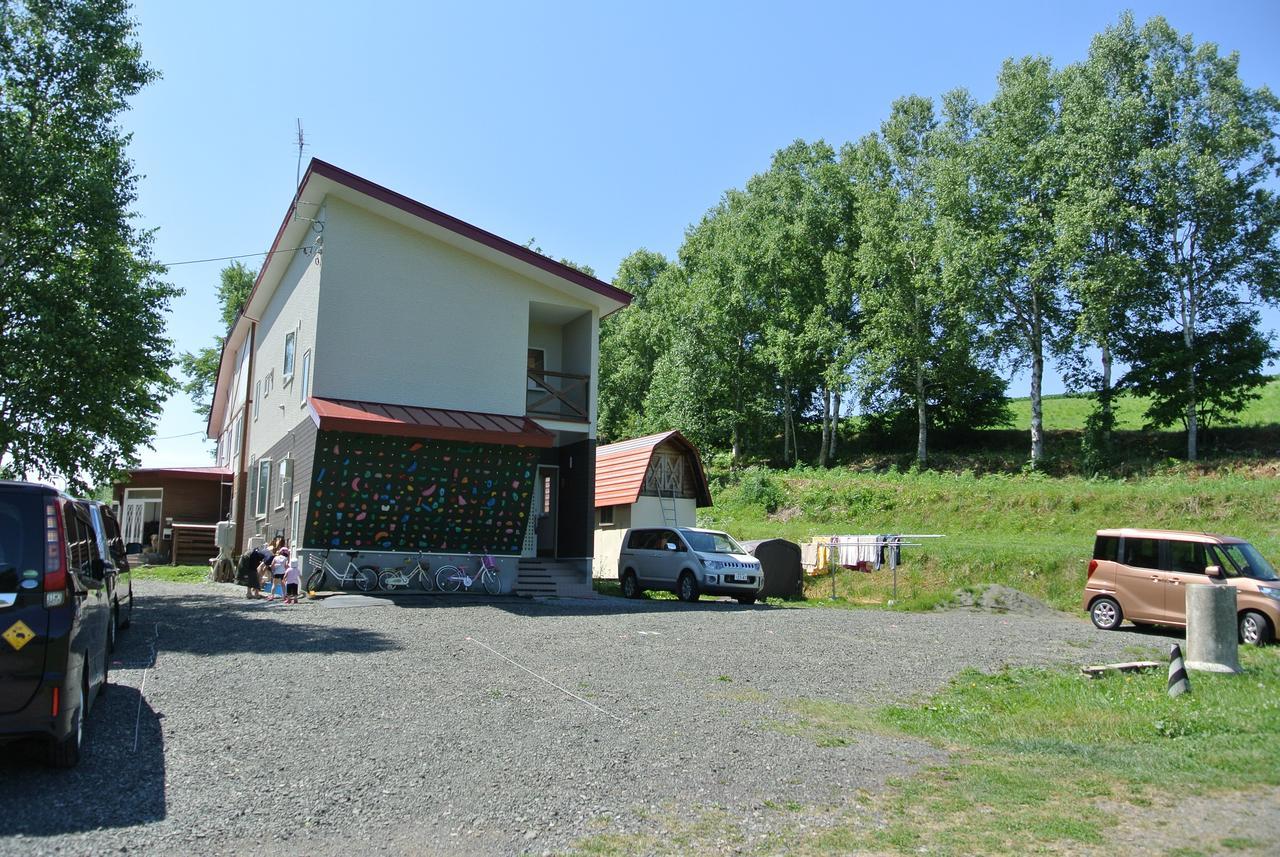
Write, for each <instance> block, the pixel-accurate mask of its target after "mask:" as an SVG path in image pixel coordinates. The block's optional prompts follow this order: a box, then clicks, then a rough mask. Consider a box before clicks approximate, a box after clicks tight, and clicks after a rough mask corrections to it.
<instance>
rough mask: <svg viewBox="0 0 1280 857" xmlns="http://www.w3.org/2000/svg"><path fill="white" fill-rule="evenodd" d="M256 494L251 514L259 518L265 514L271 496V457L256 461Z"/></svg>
mask: <svg viewBox="0 0 1280 857" xmlns="http://www.w3.org/2000/svg"><path fill="white" fill-rule="evenodd" d="M256 490H257V492H258V493H257V496H256V497H255V498H254V501H255V502H254V506H253V514H254V516H256V517H259V518H265V517H266V516H267V508H268V506H269V500H270V497H271V459H269V458H263V459H260V460H259V461H258V486H257V489H256Z"/></svg>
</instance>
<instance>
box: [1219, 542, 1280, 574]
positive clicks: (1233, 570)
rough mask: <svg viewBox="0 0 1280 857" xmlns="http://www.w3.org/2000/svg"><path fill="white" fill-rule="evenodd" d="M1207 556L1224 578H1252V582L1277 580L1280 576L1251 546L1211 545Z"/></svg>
mask: <svg viewBox="0 0 1280 857" xmlns="http://www.w3.org/2000/svg"><path fill="white" fill-rule="evenodd" d="M1209 556H1210V558H1211V559H1212V564H1213V565H1217V566H1220V567H1221V568H1222V574H1223V576H1225V577H1252V578H1253V579H1254V580H1277V579H1280V575H1277V574H1276V570H1275V569H1274V568H1272V567H1271V563H1269V562H1267V560H1266V559H1265V558H1264V557H1263V556H1262V554H1260V553H1258V549H1257V548H1255V547H1254V546H1253V545H1251V544H1247V543H1246V544H1230V545H1213V546H1212V547H1211V548H1210V552H1209Z"/></svg>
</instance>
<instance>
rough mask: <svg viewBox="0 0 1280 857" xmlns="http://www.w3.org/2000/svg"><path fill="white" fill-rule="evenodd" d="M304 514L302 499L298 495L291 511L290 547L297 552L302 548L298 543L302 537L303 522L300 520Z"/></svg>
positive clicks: (294, 496) (295, 496)
mask: <svg viewBox="0 0 1280 857" xmlns="http://www.w3.org/2000/svg"><path fill="white" fill-rule="evenodd" d="M301 512H302V497H301V496H300V495H298V494H294V495H293V507H292V508H291V509H290V510H289V547H290V548H291V549H293V550H295V551H296V550H297V549H298V548H300V547H302V545H301V543H300V542H299V541H298V538H299V536H301V535H302V533H301V529H302V522H301V521H299V520H298V518H299V517H300V516H301Z"/></svg>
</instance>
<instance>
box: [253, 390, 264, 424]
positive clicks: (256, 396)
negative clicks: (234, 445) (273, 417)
mask: <svg viewBox="0 0 1280 857" xmlns="http://www.w3.org/2000/svg"><path fill="white" fill-rule="evenodd" d="M261 406H262V382H261V381H254V382H253V418H254V419H255V420H256V419H257V418H258V410H259V408H260V407H261Z"/></svg>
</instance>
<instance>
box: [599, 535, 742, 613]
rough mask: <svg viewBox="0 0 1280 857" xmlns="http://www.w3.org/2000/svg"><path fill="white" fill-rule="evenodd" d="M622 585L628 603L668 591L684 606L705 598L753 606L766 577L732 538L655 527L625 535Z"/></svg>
mask: <svg viewBox="0 0 1280 857" xmlns="http://www.w3.org/2000/svg"><path fill="white" fill-rule="evenodd" d="M618 581H619V582H620V583H621V584H622V594H623V595H625V596H626V597H627V598H639V597H640V596H641V595H643V594H644V591H645V590H646V589H665V590H667V591H669V592H674V593H675V594H676V597H677V598H679V599H680V600H681V601H697V600H698V596H699V595H701V594H702V593H704V592H705V593H707V594H708V595H732V596H733V597H734V598H736V599H738V603H739V604H754V603H755V601H756V598H758V597H759V595H760V590H761V588H762V587H763V586H764V571H763V570H762V569H761V567H760V561H759V560H758V559H756V558H755V557H753V556H751V554H749V553H747V551H746V549H745V548H743V547H742V545H740V544H738V543H737V542H736V541H734V540H733V538H732V537H731V536H730V535H729V534H728V533H720V532H716V531H715V530H695V529H693V528H690V527H678V528H677V527H652V528H644V529H634V530H627V532H626V533H625V534H624V535H623V537H622V550H621V552H620V553H619V554H618Z"/></svg>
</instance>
